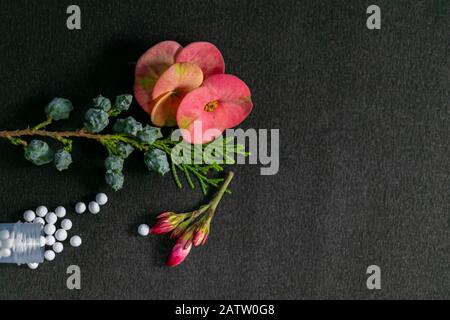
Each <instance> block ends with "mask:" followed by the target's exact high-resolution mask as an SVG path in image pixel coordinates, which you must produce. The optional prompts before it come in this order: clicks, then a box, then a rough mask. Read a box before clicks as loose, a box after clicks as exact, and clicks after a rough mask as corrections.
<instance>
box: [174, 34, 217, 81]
mask: <svg viewBox="0 0 450 320" xmlns="http://www.w3.org/2000/svg"><path fill="white" fill-rule="evenodd" d="M176 62H190V63H195V64H196V65H198V66H199V67H200V68H201V69H202V71H203V74H204V76H205V78H208V77H209V76H211V75H213V74H222V73H224V72H225V61H224V59H223V56H222V53H220V51H219V49H217V47H216V46H215V45H213V44H212V43H209V42H194V43H191V44H190V45H188V46H187V47H185V48H184V49H182V50H181V51H180V52H179V53H178V55H177V57H176Z"/></svg>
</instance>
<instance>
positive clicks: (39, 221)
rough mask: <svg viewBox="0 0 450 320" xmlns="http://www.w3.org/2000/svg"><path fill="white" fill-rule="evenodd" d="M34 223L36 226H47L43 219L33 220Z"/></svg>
mask: <svg viewBox="0 0 450 320" xmlns="http://www.w3.org/2000/svg"><path fill="white" fill-rule="evenodd" d="M33 223H35V224H38V223H39V224H42V225H43V226H45V220H44V219H42V218H41V217H37V218H36V219H34V220H33Z"/></svg>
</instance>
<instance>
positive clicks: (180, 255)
mask: <svg viewBox="0 0 450 320" xmlns="http://www.w3.org/2000/svg"><path fill="white" fill-rule="evenodd" d="M191 249H192V233H188V234H185V235H183V236H182V237H181V238H179V239H178V241H177V243H176V244H175V246H174V247H173V249H172V252H171V253H170V256H169V259H168V260H167V265H168V266H169V267H176V266H178V265H180V264H181V263H182V262H183V261H184V260H185V259H186V257H187V256H188V255H189V253H190V252H191Z"/></svg>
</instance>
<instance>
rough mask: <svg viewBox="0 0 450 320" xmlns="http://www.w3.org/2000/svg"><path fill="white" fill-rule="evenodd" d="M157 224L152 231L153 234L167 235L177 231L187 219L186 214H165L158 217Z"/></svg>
mask: <svg viewBox="0 0 450 320" xmlns="http://www.w3.org/2000/svg"><path fill="white" fill-rule="evenodd" d="M157 219H158V220H157V222H156V224H155V225H154V226H153V228H152V229H151V230H150V232H151V233H152V234H166V233H169V232H171V231H173V230H175V229H176V228H177V227H178V225H179V224H180V223H182V222H183V221H184V220H185V219H186V215H185V214H176V213H174V212H165V213H163V214H161V215H159V216H158V218H157Z"/></svg>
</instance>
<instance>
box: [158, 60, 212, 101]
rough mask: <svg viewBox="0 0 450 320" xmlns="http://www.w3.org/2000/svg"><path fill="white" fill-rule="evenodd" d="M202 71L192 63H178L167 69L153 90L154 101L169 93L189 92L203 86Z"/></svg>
mask: <svg viewBox="0 0 450 320" xmlns="http://www.w3.org/2000/svg"><path fill="white" fill-rule="evenodd" d="M202 82H203V72H202V70H201V69H200V68H199V67H198V66H196V65H195V64H192V63H187V62H183V63H176V64H174V65H172V66H171V67H170V68H169V69H167V70H166V71H165V72H164V73H163V74H162V75H161V77H160V78H159V80H158V81H157V83H156V85H155V88H154V89H153V94H152V97H153V99H154V100H156V99H158V98H159V97H160V96H162V95H164V94H166V93H167V92H170V91H172V92H178V93H179V92H189V91H192V90H194V89H195V88H198V87H200V86H201V84H202Z"/></svg>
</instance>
